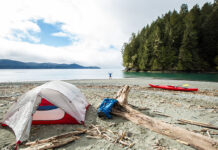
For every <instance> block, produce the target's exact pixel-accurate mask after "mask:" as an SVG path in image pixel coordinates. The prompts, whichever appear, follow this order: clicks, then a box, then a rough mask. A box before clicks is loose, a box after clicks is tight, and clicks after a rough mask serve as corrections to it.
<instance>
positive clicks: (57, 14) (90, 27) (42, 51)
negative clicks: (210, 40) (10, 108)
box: [0, 0, 213, 68]
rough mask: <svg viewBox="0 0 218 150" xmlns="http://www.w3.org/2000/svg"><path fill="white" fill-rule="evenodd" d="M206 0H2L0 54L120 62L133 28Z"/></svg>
mask: <svg viewBox="0 0 218 150" xmlns="http://www.w3.org/2000/svg"><path fill="white" fill-rule="evenodd" d="M205 2H213V0H210V1H206V0H2V1H1V2H0V19H1V23H0V59H13V60H19V61H25V62H55V63H78V64H80V65H86V66H93V65H95V66H100V67H102V68H115V67H116V68H120V67H121V66H122V55H121V48H122V45H123V43H124V42H128V40H129V38H130V36H131V33H132V32H135V33H137V32H138V31H139V30H141V29H142V27H144V26H145V25H147V24H150V23H151V22H152V21H154V20H155V19H156V18H157V17H158V16H161V15H162V14H165V13H166V12H168V11H169V10H174V9H176V10H179V9H180V6H181V4H183V3H186V4H188V6H189V8H192V7H193V5H195V4H199V5H200V7H201V6H202V5H203V4H204V3H205Z"/></svg>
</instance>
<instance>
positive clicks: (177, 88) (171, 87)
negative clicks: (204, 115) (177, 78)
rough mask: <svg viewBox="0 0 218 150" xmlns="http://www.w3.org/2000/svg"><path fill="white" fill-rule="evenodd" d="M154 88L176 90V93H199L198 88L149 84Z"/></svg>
mask: <svg viewBox="0 0 218 150" xmlns="http://www.w3.org/2000/svg"><path fill="white" fill-rule="evenodd" d="M149 85H150V86H151V87H153V88H160V89H165V90H174V91H198V88H184V87H178V86H171V85H153V84H149Z"/></svg>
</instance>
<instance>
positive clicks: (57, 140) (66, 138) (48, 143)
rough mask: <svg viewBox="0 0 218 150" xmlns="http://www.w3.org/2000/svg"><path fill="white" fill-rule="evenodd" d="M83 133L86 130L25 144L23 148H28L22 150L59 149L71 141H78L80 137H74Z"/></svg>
mask: <svg viewBox="0 0 218 150" xmlns="http://www.w3.org/2000/svg"><path fill="white" fill-rule="evenodd" d="M85 132H86V130H80V131H72V132H69V133H65V134H62V135H58V136H53V137H50V138H47V139H42V140H37V141H34V142H28V143H26V144H25V146H29V147H27V148H23V149H22V150H45V149H51V148H56V147H60V146H62V145H65V144H67V143H70V142H72V141H75V140H78V139H79V138H80V137H78V136H75V135H80V134H83V133H85Z"/></svg>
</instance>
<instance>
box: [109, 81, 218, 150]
mask: <svg viewBox="0 0 218 150" xmlns="http://www.w3.org/2000/svg"><path fill="white" fill-rule="evenodd" d="M129 90H130V88H129V86H127V85H125V86H124V87H123V88H122V89H121V90H119V91H118V93H117V100H118V102H119V103H118V104H116V105H115V107H114V108H113V109H112V112H111V113H112V114H114V115H117V116H121V117H123V118H126V119H127V120H130V121H132V122H133V123H135V124H138V125H141V126H143V127H145V128H148V129H150V130H152V131H154V132H157V133H160V134H162V135H166V136H168V137H170V138H172V139H175V140H177V141H179V142H180V143H183V144H185V145H190V146H192V147H194V148H196V149H200V150H208V149H210V150H217V149H218V141H217V140H215V139H212V138H210V137H206V136H203V135H200V134H197V133H194V132H191V131H188V130H186V129H183V128H179V127H176V126H173V125H171V124H168V123H165V122H163V121H160V120H156V119H154V118H151V117H149V116H146V115H145V114H142V113H140V112H139V111H137V110H135V109H133V108H132V107H130V106H129V105H128V101H127V98H128V93H129Z"/></svg>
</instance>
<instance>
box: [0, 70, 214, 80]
mask: <svg viewBox="0 0 218 150" xmlns="http://www.w3.org/2000/svg"><path fill="white" fill-rule="evenodd" d="M109 72H111V73H112V78H116V79H119V78H139V77H145V78H146V77H149V78H165V79H178V80H197V81H212V82H218V73H216V74H206V73H204V74H202V73H201V74H200V73H147V72H145V73H142V72H138V73H134V72H123V71H122V70H121V69H1V70H0V82H20V81H46V80H73V79H108V73H109Z"/></svg>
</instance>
